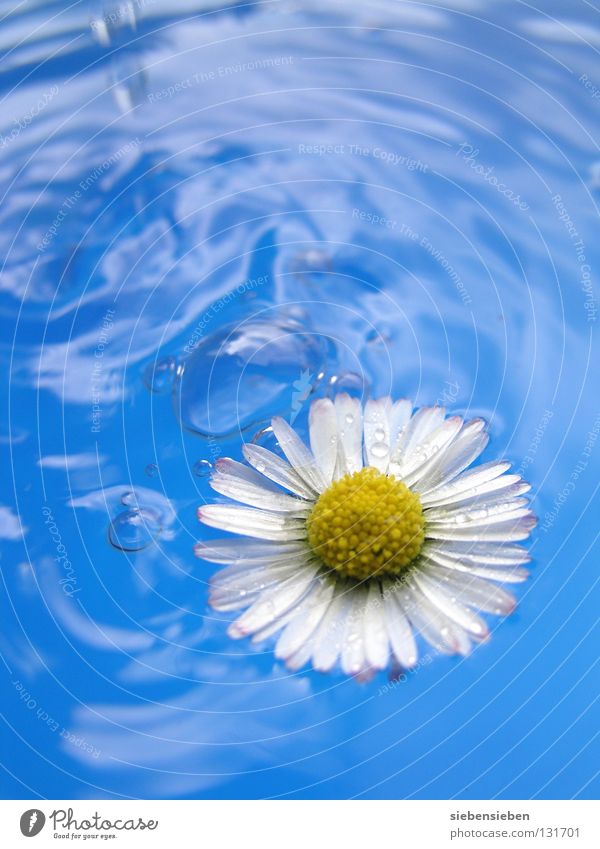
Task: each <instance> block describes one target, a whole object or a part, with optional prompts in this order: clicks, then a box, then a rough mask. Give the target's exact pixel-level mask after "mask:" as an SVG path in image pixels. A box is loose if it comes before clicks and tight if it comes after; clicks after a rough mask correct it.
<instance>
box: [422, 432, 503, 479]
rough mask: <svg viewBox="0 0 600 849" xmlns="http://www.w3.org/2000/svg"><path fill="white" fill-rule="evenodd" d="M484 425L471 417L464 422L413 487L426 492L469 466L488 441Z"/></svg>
mask: <svg viewBox="0 0 600 849" xmlns="http://www.w3.org/2000/svg"><path fill="white" fill-rule="evenodd" d="M484 427H485V422H484V421H483V419H472V420H471V421H470V422H469V423H468V424H466V425H465V426H464V427H463V429H462V431H461V433H460V434H459V436H458V437H457V438H456V439H455V440H453V442H451V443H450V445H449V447H448V448H446V449H443V450H442V451H440V452H439V454H438V459H437V461H436V463H434V465H433V466H432V467H431V468H430V469H429V470H428V471H427V474H425V475H424V476H423V477H422V478H421V479H420V480H419V482H418V484H416V485H415V489H416V490H417V491H418V492H422V493H428V492H430V491H431V490H432V489H434V488H437V487H441V486H443V485H444V484H445V483H449V482H450V481H452V480H454V478H455V477H457V476H458V475H459V474H460V473H461V472H462V471H464V470H465V469H466V468H467V466H470V465H471V463H472V462H473V461H474V460H476V459H477V457H479V455H480V454H481V452H482V451H483V450H484V448H485V446H486V445H487V444H488V442H489V435H488V434H487V433H485V432H484V431H483V428H484Z"/></svg>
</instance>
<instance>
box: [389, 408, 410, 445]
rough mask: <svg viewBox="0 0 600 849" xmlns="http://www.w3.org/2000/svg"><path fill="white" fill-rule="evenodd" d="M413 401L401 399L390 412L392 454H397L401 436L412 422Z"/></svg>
mask: <svg viewBox="0 0 600 849" xmlns="http://www.w3.org/2000/svg"><path fill="white" fill-rule="evenodd" d="M412 409H413V406H412V401H408V400H407V399H406V398H401V399H400V400H399V401H396V402H395V403H394V404H392V409H391V411H390V416H389V418H390V448H391V453H392V454H395V453H396V450H397V447H398V440H399V439H400V436H401V435H402V434H403V432H404V429H405V428H406V426H407V425H408V423H409V421H410V417H411V414H412Z"/></svg>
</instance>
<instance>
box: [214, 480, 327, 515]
mask: <svg viewBox="0 0 600 849" xmlns="http://www.w3.org/2000/svg"><path fill="white" fill-rule="evenodd" d="M210 485H211V487H212V488H213V489H214V491H215V492H218V493H219V494H220V495H225V496H227V498H233V499H234V501H239V502H240V503H242V504H249V505H250V506H251V507H260V508H262V509H265V510H274V511H275V512H277V513H291V514H295V515H303V514H304V515H306V514H307V513H308V512H309V511H310V510H311V508H312V505H311V504H310V503H307V502H306V501H305V500H303V499H300V498H295V497H294V496H293V495H286V494H285V493H284V492H274V491H273V490H271V489H267V488H266V487H263V486H256V484H254V483H250V482H249V481H245V480H242V479H241V478H238V477H234V476H233V475H226V474H221V473H220V472H216V473H215V474H214V475H213V476H212V477H211V479H210Z"/></svg>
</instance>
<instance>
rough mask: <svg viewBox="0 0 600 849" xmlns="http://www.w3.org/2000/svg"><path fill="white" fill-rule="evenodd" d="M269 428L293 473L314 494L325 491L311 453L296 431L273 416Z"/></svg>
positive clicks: (321, 476)
mask: <svg viewBox="0 0 600 849" xmlns="http://www.w3.org/2000/svg"><path fill="white" fill-rule="evenodd" d="M271 427H272V428H273V433H274V434H275V438H276V439H277V441H278V442H279V446H280V448H281V450H282V451H283V453H284V454H285V456H286V457H287V459H288V460H289V461H290V463H291V465H292V467H293V469H294V471H295V472H296V473H297V474H298V475H300V477H301V478H302V480H303V481H304V482H305V483H306V485H307V486H309V487H310V488H311V489H312V490H313V491H314V492H315V493H317V494H318V493H320V492H322V491H323V490H324V489H325V481H324V480H323V475H322V474H321V470H320V469H319V468H318V467H317V464H316V463H315V458H314V457H313V455H312V452H311V451H310V450H309V449H308V448H307V447H306V445H305V444H304V443H303V442H302V440H301V439H300V437H299V436H298V434H297V433H296V431H295V430H294V429H293V428H292V427H290V425H289V424H288V423H287V422H286V421H285V419H282V418H281V416H275V418H274V419H272V420H271Z"/></svg>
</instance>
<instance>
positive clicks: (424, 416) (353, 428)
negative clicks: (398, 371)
mask: <svg viewBox="0 0 600 849" xmlns="http://www.w3.org/2000/svg"><path fill="white" fill-rule="evenodd" d="M272 427H273V432H274V434H275V437H276V438H277V440H278V442H279V445H280V447H281V450H282V452H283V454H284V455H285V457H286V458H287V459H286V460H284V459H283V458H282V457H280V456H278V455H277V454H274V453H273V452H271V451H268V450H267V449H265V448H263V447H261V446H259V445H245V446H244V456H245V459H246V460H247V462H248V463H249V466H247V465H245V464H243V463H238V462H236V461H234V460H229V459H222V460H219V461H218V462H217V464H216V471H215V474H214V475H213V477H212V479H211V485H212V487H213V489H214V490H216V492H218V493H219V494H221V495H224V496H227V497H228V498H231V499H234V500H235V501H237V502H239V503H241V504H242V505H248V506H239V504H210V505H206V506H204V507H201V508H200V509H199V510H198V517H199V519H200V521H202V522H203V523H204V524H206V525H209V526H211V527H214V528H219V529H221V530H224V531H231V532H233V533H236V534H241V535H242V536H243V537H244V538H239V537H238V538H233V539H219V540H213V541H207V542H201V543H198V545H197V546H196V554H197V556H198V557H201V558H203V559H204V560H209V561H212V562H214V563H220V564H223V563H224V564H229V565H228V566H227V567H226V568H224V569H222V570H221V571H220V572H217V573H216V574H215V575H214V577H213V578H212V581H211V585H212V586H211V596H210V602H211V604H212V606H213V607H214V608H215V609H216V610H221V611H232V610H241V609H243V608H246V610H245V612H243V613H242V615H241V616H240V617H239V618H238V619H236V621H235V622H233V623H232V624H231V625H230V627H229V631H228V633H229V635H230V636H231V637H233V638H240V637H245V636H248V635H252V637H253V641H254V642H260V641H262V640H264V639H266V638H267V637H270V636H272V635H274V634H276V633H278V632H281V633H280V635H279V638H278V640H277V644H276V649H275V653H276V655H277V657H279V658H281V659H283V660H285V661H286V663H287V665H288V667H289V668H291V669H299V668H300V667H302V666H304V664H306V663H308V662H309V661H312V665H313V666H314V668H315V669H318V670H322V671H328V670H330V669H332V667H333V666H334V665H335V664H336V662H337V661H338V660H339V661H340V663H341V667H342V669H343V671H344V672H346V673H347V674H350V675H357V676H361V677H368V676H369V675H370V674H372V673H373V672H374V671H376V670H379V669H383V668H385V667H386V666H387V665H388V663H389V662H390V658H395V660H396V662H397V663H398V664H399V665H400V666H402V667H404V668H410V667H411V666H414V665H415V664H416V662H417V659H418V650H417V644H416V642H415V632H418V633H420V634H421V636H422V637H423V638H424V639H425V640H427V641H428V642H429V643H430V644H431V645H432V646H433V647H434V648H436V649H437V650H438V651H440V652H443V653H445V654H462V655H466V654H467V653H468V652H469V650H470V648H471V645H472V642H473V641H481V640H484V639H486V637H487V636H488V634H489V631H488V627H487V625H486V623H485V621H484V620H483V619H482V618H481V616H479V615H478V614H477V613H476V612H475V609H477V610H483V611H485V612H487V613H494V614H496V615H500V614H507V613H510V612H511V611H512V610H513V608H514V606H515V603H516V602H515V599H514V597H513V596H512V595H511V594H510V593H508V592H507V591H506V590H505V589H503V588H502V587H500V586H498V583H499V582H507V583H517V582H520V581H523V580H525V578H526V577H527V571H526V570H525V569H524V568H523V565H522V564H523V563H525V562H527V561H528V560H529V559H530V558H529V556H528V554H527V552H526V550H525V549H524V548H522V547H521V546H519V545H516V544H515V543H516V542H518V541H520V540H524V539H525V538H526V537H528V536H529V534H530V532H531V529H532V528H533V527H534V526H535V524H536V520H535V518H534V516H533V514H532V513H531V511H530V509H529V507H528V503H527V499H526V498H524V497H523V495H524V493H526V492H527V491H528V490H529V488H530V486H529V484H527V483H525V482H524V481H523V480H522V479H521V478H520V476H519V475H516V474H507V472H508V470H509V468H510V464H509V463H507V462H503V461H502V462H491V463H484V464H482V465H480V466H476V467H475V468H473V469H469V470H467V469H468V467H469V466H470V465H471V464H472V463H473V461H474V460H475V459H476V458H477V457H478V456H479V455H480V454H481V452H482V451H483V450H484V448H485V446H486V445H487V442H488V439H489V437H488V435H487V433H486V432H485V422H484V421H483V420H482V419H473V420H471V421H469V422H465V421H464V420H463V419H462V418H460V417H459V416H451V417H449V418H446V414H445V410H444V409H443V408H442V407H423V408H421V409H420V410H418V411H417V412H413V408H412V404H411V403H410V402H409V401H406V400H400V401H397V402H396V403H392V401H391V399H390V398H381V399H379V400H375V401H367V403H366V404H365V406H364V410H363V407H362V405H361V403H360V402H359V401H358V400H357V399H355V398H351V397H350V396H349V395H347V394H345V393H341V394H338V395H337V396H336V398H335V400H334V401H331V400H329V399H319V400H317V401H314V402H313V404H312V406H311V409H310V416H309V430H310V450H309V448H308V447H307V446H306V445H305V444H304V442H303V441H302V440H301V439H300V437H299V436H298V435H297V433H296V432H295V431H294V430H293V429H292V428H291V427H290V425H289V424H287V422H285V421H284V420H283V419H281V418H274V419H273V421H272ZM248 537H250V538H251V539H247V538H248Z"/></svg>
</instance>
